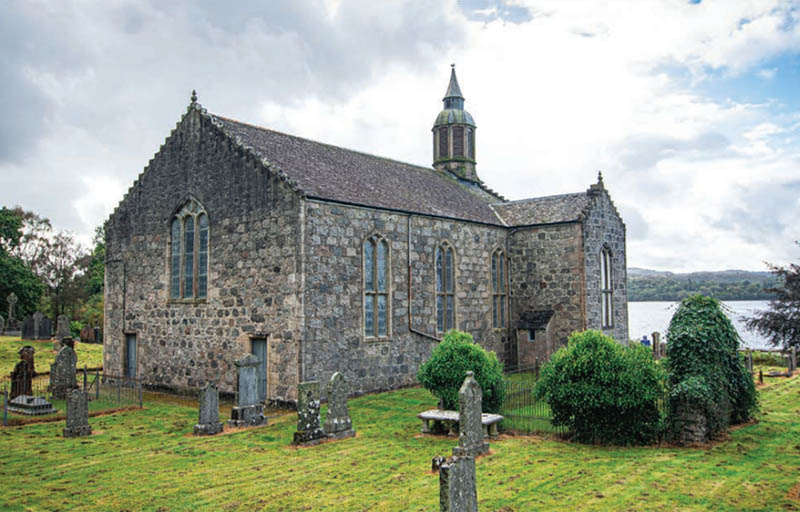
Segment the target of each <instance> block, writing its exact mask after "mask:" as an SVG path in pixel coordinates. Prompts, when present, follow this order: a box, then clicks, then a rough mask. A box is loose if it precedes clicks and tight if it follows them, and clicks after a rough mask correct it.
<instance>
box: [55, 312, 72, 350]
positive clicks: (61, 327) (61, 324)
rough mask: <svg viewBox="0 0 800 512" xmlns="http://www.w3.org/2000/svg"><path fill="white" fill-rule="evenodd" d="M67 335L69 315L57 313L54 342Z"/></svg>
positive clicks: (68, 334)
mask: <svg viewBox="0 0 800 512" xmlns="http://www.w3.org/2000/svg"><path fill="white" fill-rule="evenodd" d="M69 336H70V331H69V317H68V316H67V315H58V321H57V322H56V340H57V341H56V343H58V342H59V341H61V340H62V339H63V338H68V337H69Z"/></svg>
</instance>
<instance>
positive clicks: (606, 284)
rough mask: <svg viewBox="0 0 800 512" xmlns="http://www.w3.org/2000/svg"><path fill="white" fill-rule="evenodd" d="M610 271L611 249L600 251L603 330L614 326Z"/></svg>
mask: <svg viewBox="0 0 800 512" xmlns="http://www.w3.org/2000/svg"><path fill="white" fill-rule="evenodd" d="M612 278H613V276H612V270H611V249H609V248H608V247H605V246H604V247H603V250H602V251H600V295H601V297H600V300H601V314H602V320H603V321H602V323H603V326H602V327H603V329H606V328H610V327H613V326H614V288H613V279H612Z"/></svg>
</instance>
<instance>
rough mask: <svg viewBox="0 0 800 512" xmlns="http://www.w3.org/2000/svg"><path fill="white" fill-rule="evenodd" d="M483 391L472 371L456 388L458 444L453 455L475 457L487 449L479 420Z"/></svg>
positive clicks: (487, 444)
mask: <svg viewBox="0 0 800 512" xmlns="http://www.w3.org/2000/svg"><path fill="white" fill-rule="evenodd" d="M482 398H483V392H482V391H481V386H480V384H478V381H476V380H475V378H474V377H473V374H472V372H467V378H466V379H464V383H463V384H462V385H461V389H459V390H458V431H459V433H458V446H456V447H455V448H453V455H456V456H458V457H467V456H469V457H477V456H478V455H481V454H483V453H486V452H488V451H489V443H487V442H485V441H484V440H483V424H482V422H481V414H482V411H481V407H482V404H481V402H482Z"/></svg>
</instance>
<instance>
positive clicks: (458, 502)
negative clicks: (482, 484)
mask: <svg viewBox="0 0 800 512" xmlns="http://www.w3.org/2000/svg"><path fill="white" fill-rule="evenodd" d="M439 510H440V511H441V512H478V490H477V487H476V485H475V458H474V457H451V458H450V459H448V460H447V461H446V462H445V463H444V464H442V466H441V467H440V468H439Z"/></svg>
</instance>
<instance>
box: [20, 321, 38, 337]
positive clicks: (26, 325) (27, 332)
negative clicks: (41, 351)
mask: <svg viewBox="0 0 800 512" xmlns="http://www.w3.org/2000/svg"><path fill="white" fill-rule="evenodd" d="M21 336H22V339H23V340H34V339H36V338H34V333H33V317H32V316H30V315H29V316H26V317H25V319H24V320H23V321H22V333H21Z"/></svg>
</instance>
